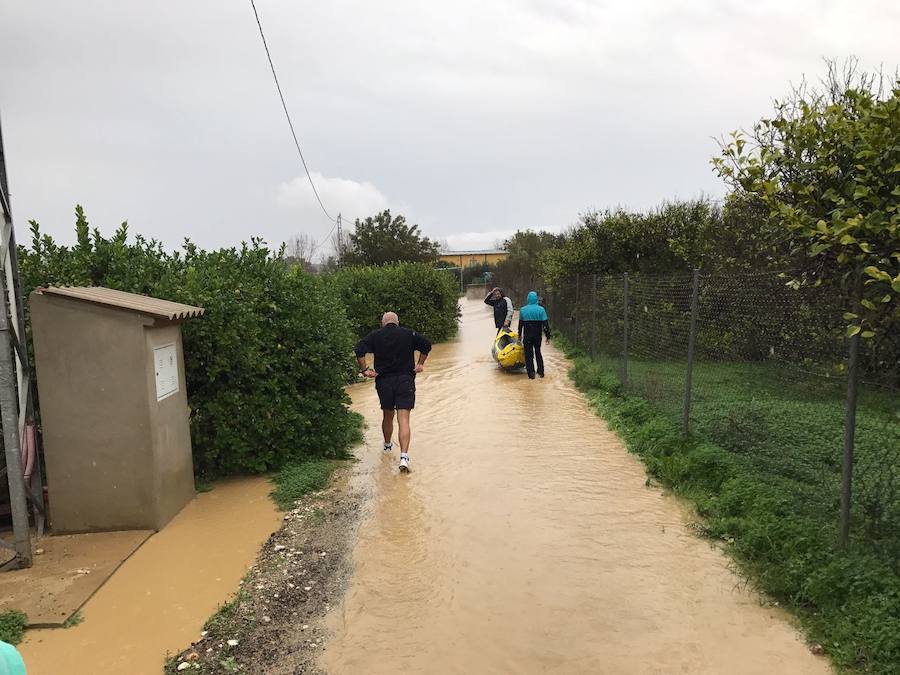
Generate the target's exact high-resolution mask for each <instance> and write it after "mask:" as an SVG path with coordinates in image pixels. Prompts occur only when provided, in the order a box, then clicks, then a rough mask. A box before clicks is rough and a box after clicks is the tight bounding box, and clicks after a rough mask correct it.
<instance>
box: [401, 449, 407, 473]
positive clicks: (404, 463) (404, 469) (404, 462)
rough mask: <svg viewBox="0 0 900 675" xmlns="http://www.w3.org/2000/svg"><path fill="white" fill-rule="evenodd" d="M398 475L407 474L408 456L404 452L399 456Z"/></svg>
mask: <svg viewBox="0 0 900 675" xmlns="http://www.w3.org/2000/svg"><path fill="white" fill-rule="evenodd" d="M400 473H409V455H407V454H406V453H405V452H404V453H402V454H401V455H400Z"/></svg>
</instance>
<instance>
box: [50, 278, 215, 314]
mask: <svg viewBox="0 0 900 675" xmlns="http://www.w3.org/2000/svg"><path fill="white" fill-rule="evenodd" d="M38 292H39V293H49V294H50V295H61V296H63V297H66V298H74V299H75V300H83V301H85V302H93V303H95V304H97V305H106V306H107V307H115V308H117V309H124V310H127V311H131V312H139V313H141V314H147V315H149V316H152V317H155V318H157V319H168V320H169V321H175V320H176V319H192V318H194V317H197V316H201V315H202V314H203V311H204V310H203V308H202V307H193V306H191V305H182V304H181V303H180V302H170V301H169V300H160V299H159V298H151V297H149V296H147V295H138V294H137V293H126V292H125V291H116V290H113V289H112V288H102V287H99V286H64V287H58V286H51V287H49V288H42V289H40V290H39V291H38Z"/></svg>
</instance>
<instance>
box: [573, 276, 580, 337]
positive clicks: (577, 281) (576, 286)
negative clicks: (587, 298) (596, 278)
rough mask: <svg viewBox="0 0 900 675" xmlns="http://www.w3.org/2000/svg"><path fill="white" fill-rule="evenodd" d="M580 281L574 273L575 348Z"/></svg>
mask: <svg viewBox="0 0 900 675" xmlns="http://www.w3.org/2000/svg"><path fill="white" fill-rule="evenodd" d="M580 281H581V275H580V274H576V275H575V310H574V312H575V347H576V348H577V347H578V332H579V327H580V322H579V321H578V309H579V304H578V290H579V286H580V283H579V282H580Z"/></svg>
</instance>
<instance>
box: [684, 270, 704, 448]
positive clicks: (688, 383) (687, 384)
mask: <svg viewBox="0 0 900 675" xmlns="http://www.w3.org/2000/svg"><path fill="white" fill-rule="evenodd" d="M699 296H700V270H694V279H693V284H692V287H691V328H690V333H688V353H687V373H686V374H685V378H684V412H683V416H682V420H681V428H682V431H683V432H684V435H685V436H687V435H688V433H690V430H691V387H692V385H693V379H694V342H695V340H696V338H697V312H698V308H699V304H700V300H699Z"/></svg>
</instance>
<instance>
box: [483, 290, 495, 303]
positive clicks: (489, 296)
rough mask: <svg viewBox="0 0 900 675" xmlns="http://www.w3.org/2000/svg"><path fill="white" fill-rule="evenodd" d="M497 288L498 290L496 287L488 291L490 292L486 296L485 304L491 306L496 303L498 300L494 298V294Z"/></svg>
mask: <svg viewBox="0 0 900 675" xmlns="http://www.w3.org/2000/svg"><path fill="white" fill-rule="evenodd" d="M496 290H497V289H496V288H492V289H491V290H490V291H489V292H488V294H487V295H486V296H484V304H486V305H490V306H491V307H493V306H494V303H495V302H496V300H494V298H493V295H494V291H496Z"/></svg>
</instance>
